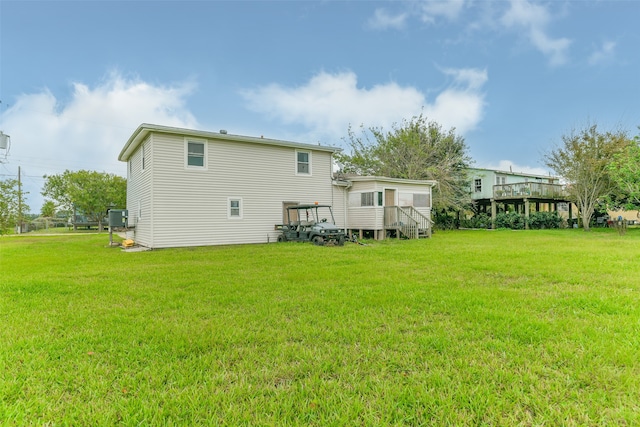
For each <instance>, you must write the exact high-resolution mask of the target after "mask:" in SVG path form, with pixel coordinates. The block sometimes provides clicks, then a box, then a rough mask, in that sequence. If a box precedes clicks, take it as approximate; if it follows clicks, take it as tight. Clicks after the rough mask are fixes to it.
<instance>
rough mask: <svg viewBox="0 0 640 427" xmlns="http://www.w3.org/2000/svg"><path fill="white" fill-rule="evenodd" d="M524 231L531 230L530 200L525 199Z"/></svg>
mask: <svg viewBox="0 0 640 427" xmlns="http://www.w3.org/2000/svg"><path fill="white" fill-rule="evenodd" d="M524 229H525V230H528V229H529V199H524Z"/></svg>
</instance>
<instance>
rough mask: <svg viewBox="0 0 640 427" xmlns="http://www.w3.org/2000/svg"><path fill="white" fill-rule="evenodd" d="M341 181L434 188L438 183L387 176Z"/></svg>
mask: <svg viewBox="0 0 640 427" xmlns="http://www.w3.org/2000/svg"><path fill="white" fill-rule="evenodd" d="M340 179H342V180H345V181H352V182H367V181H378V182H391V183H396V184H417V185H425V184H426V185H430V186H432V187H433V186H434V185H436V184H437V183H438V181H433V180H428V179H403V178H389V177H386V176H364V175H347V176H344V177H341V178H340Z"/></svg>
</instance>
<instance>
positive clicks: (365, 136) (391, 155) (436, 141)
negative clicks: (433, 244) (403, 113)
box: [337, 114, 471, 212]
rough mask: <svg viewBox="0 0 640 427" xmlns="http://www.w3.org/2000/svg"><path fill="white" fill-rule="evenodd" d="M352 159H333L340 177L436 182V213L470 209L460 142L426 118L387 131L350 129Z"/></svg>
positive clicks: (345, 156) (464, 148) (466, 164)
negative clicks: (361, 176)
mask: <svg viewBox="0 0 640 427" xmlns="http://www.w3.org/2000/svg"><path fill="white" fill-rule="evenodd" d="M347 142H348V143H349V145H350V148H351V153H350V154H340V155H338V156H337V159H338V163H339V164H340V166H341V170H342V172H344V173H355V174H358V175H381V176H386V177H390V178H404V179H422V180H425V179H426V180H435V181H437V183H438V184H437V185H436V187H435V194H434V196H435V197H434V208H435V210H436V212H438V211H439V210H459V209H462V208H465V207H467V206H468V205H469V204H470V203H471V195H470V193H469V181H468V177H467V169H468V168H469V166H470V163H471V158H470V156H469V155H468V153H467V150H468V148H467V146H466V144H465V141H464V138H462V137H461V136H459V135H456V133H455V129H450V130H448V131H445V130H443V129H442V126H440V125H439V124H438V123H436V122H433V121H429V120H428V119H427V118H426V117H425V116H424V115H422V114H421V115H419V116H414V117H413V118H411V119H410V120H403V122H402V124H401V125H397V124H395V125H393V126H392V129H391V130H390V131H386V132H385V131H384V130H383V129H382V128H377V127H371V128H368V129H364V128H361V133H360V135H358V134H356V133H355V132H354V131H353V129H351V128H349V134H348V141H347Z"/></svg>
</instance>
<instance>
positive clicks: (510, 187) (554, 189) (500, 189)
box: [493, 182, 568, 201]
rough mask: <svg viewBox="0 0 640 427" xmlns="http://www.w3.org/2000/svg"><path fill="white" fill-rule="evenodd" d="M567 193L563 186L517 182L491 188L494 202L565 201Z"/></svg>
mask: <svg viewBox="0 0 640 427" xmlns="http://www.w3.org/2000/svg"><path fill="white" fill-rule="evenodd" d="M567 197H568V193H567V191H566V189H565V187H564V186H563V185H560V184H546V183H542V182H517V183H514V184H498V185H494V186H493V198H494V200H514V199H520V200H524V199H529V200H536V199H538V200H558V201H564V200H567Z"/></svg>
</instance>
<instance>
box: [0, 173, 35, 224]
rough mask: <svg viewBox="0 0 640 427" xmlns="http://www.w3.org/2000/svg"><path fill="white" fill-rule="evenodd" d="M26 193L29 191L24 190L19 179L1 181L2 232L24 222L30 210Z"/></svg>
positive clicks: (0, 220)
mask: <svg viewBox="0 0 640 427" xmlns="http://www.w3.org/2000/svg"><path fill="white" fill-rule="evenodd" d="M26 194H28V193H26V192H24V191H22V189H21V188H20V185H19V183H18V180H16V179H5V180H2V181H0V234H3V233H5V232H6V231H7V230H9V229H11V228H12V227H15V226H16V225H21V224H22V222H23V220H24V218H25V216H26V213H27V212H28V211H29V206H27V205H26V203H25V199H24V198H25V195H26Z"/></svg>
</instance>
